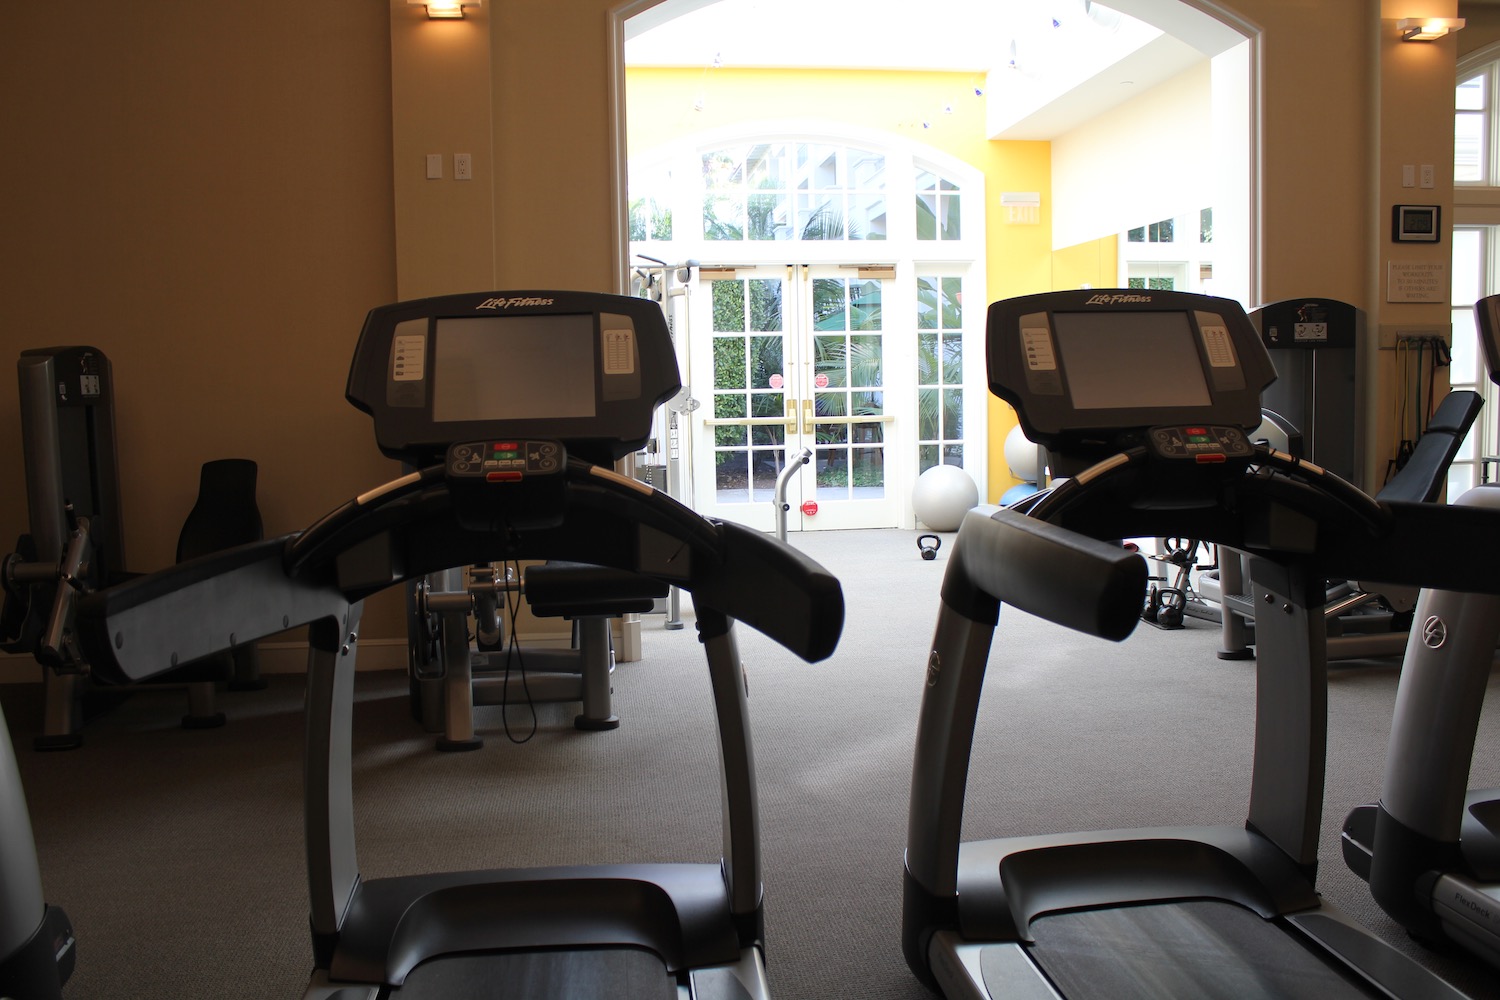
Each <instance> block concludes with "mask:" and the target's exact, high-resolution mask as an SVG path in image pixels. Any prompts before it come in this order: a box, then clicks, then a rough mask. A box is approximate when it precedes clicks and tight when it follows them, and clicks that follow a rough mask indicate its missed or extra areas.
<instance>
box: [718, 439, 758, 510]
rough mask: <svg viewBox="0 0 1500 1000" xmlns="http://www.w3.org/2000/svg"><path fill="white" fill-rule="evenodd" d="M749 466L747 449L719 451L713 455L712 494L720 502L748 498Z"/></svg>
mask: <svg viewBox="0 0 1500 1000" xmlns="http://www.w3.org/2000/svg"><path fill="white" fill-rule="evenodd" d="M749 466H750V453H749V452H748V451H743V450H740V451H721V452H718V453H717V454H716V455H715V456H714V495H715V498H716V499H717V500H718V501H719V502H720V503H744V502H745V501H747V500H749V499H750V491H749V485H748V484H749V482H750V476H749Z"/></svg>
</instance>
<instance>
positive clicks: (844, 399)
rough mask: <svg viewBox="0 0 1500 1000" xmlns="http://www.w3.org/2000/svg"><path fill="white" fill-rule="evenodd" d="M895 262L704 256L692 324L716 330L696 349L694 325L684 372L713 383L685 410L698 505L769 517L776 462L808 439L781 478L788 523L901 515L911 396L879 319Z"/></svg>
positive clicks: (770, 521)
mask: <svg viewBox="0 0 1500 1000" xmlns="http://www.w3.org/2000/svg"><path fill="white" fill-rule="evenodd" d="M892 275H893V271H892V270H891V269H890V268H857V267H848V266H837V265H826V266H825V265H805V264H797V265H790V266H786V265H760V266H746V267H733V268H729V267H725V268H712V267H704V268H703V269H702V271H701V286H700V288H698V289H697V290H696V293H695V294H694V295H692V296H691V300H692V302H693V303H694V305H693V307H692V308H693V309H694V310H695V315H694V317H693V323H692V327H693V329H694V330H695V331H703V330H710V331H712V343H711V348H710V349H704V348H705V347H708V344H707V338H706V337H705V338H704V339H701V340H700V339H698V337H696V336H695V338H694V347H693V350H692V352H691V361H690V367H691V382H692V385H693V386H694V387H695V388H696V389H697V394H698V395H700V397H701V396H707V395H709V393H705V392H704V389H706V387H708V386H712V387H713V388H712V391H711V399H705V400H704V402H705V403H706V404H707V405H704V406H702V407H700V408H699V409H698V410H696V411H694V414H693V419H694V420H695V421H696V422H698V424H699V426H698V427H695V428H694V429H693V430H694V433H693V434H692V439H693V441H694V455H693V462H692V466H693V470H694V471H693V476H694V483H693V496H694V505H695V507H696V508H697V509H698V511H699V512H700V513H703V514H707V515H709V516H712V517H719V518H724V519H727V520H733V521H738V522H740V523H743V524H747V525H750V526H752V527H756V528H760V529H762V530H770V529H772V528H773V527H774V525H775V515H776V507H775V503H774V498H775V492H776V485H777V479H778V474H779V473H780V472H781V470H782V469H783V467H784V466H785V465H786V463H787V462H788V461H795V458H796V456H797V455H798V454H799V453H800V451H801V450H802V449H803V448H806V449H807V450H808V451H809V452H810V453H811V460H810V461H809V462H808V463H807V464H806V465H799V466H798V469H797V471H796V472H795V473H794V474H792V475H791V476H790V478H789V479H788V484H787V492H786V502H787V504H788V506H789V508H790V509H789V510H788V511H787V526H788V528H789V529H790V530H794V531H795V530H803V529H809V528H871V527H894V526H896V525H897V524H898V522H899V519H900V517H901V516H902V504H901V501H900V497H901V492H900V487H901V486H903V485H904V486H905V488H906V490H907V491H908V492H909V490H910V484H909V482H905V480H907V478H908V477H907V476H906V475H904V474H903V472H902V471H901V470H899V469H898V468H897V466H898V465H899V463H898V462H897V456H898V452H897V450H896V448H894V447H893V445H894V444H895V443H896V442H898V441H900V440H901V439H902V438H903V436H904V435H906V434H907V433H908V431H909V429H908V428H904V427H903V426H902V425H901V422H900V419H899V416H898V415H899V414H902V413H904V412H906V410H907V409H909V408H910V407H911V405H912V404H911V400H909V399H907V398H905V396H906V395H910V394H911V393H905V394H903V392H902V390H901V389H900V388H899V387H896V386H891V385H888V384H887V381H888V380H887V378H886V371H887V366H888V363H889V362H891V361H892V360H893V354H896V355H899V352H900V350H901V347H902V346H903V345H902V343H901V342H900V341H901V339H900V338H895V337H891V338H888V337H887V332H886V319H887V318H888V317H892V316H896V315H900V314H901V313H899V312H897V311H896V310H894V309H892V305H893V303H892V302H891V301H890V299H891V298H892V296H893V295H895V294H896V289H895V285H896V282H895V281H893V280H891V278H892ZM896 360H897V361H898V363H899V358H897V359H896ZM896 370H900V369H899V368H897V369H896ZM898 381H900V380H898ZM893 390H894V391H893ZM912 391H913V392H914V390H912Z"/></svg>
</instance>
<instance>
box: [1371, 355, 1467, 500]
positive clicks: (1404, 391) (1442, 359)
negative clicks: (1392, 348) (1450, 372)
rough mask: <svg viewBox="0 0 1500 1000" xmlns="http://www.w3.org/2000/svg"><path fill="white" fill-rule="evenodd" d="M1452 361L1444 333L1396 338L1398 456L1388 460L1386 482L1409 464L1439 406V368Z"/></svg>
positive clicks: (1446, 365) (1445, 366)
mask: <svg viewBox="0 0 1500 1000" xmlns="http://www.w3.org/2000/svg"><path fill="white" fill-rule="evenodd" d="M1451 363H1452V357H1451V356H1450V355H1449V352H1448V343H1447V341H1445V340H1444V339H1443V338H1442V337H1398V338H1396V367H1397V377H1398V378H1399V379H1400V381H1401V385H1400V391H1399V393H1398V395H1397V398H1396V435H1397V441H1396V457H1395V458H1393V459H1391V460H1390V461H1389V462H1388V463H1386V469H1385V479H1386V481H1387V482H1389V481H1390V479H1391V477H1392V476H1394V475H1395V474H1396V473H1397V472H1399V471H1400V470H1401V468H1402V467H1403V466H1405V465H1406V461H1407V459H1409V458H1411V453H1412V450H1413V449H1414V448H1416V446H1417V439H1418V438H1420V437H1421V436H1422V432H1423V431H1425V430H1426V429H1427V421H1428V420H1430V419H1431V418H1432V414H1433V411H1434V410H1435V409H1437V407H1436V400H1435V399H1434V397H1435V396H1436V394H1437V370H1438V369H1439V368H1447V367H1448V366H1449V365H1450V364H1451ZM1424 383H1425V384H1424ZM1424 389H1425V395H1424Z"/></svg>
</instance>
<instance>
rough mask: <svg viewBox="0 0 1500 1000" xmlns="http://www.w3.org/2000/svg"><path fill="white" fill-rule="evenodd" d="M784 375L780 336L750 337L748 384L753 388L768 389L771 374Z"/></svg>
mask: <svg viewBox="0 0 1500 1000" xmlns="http://www.w3.org/2000/svg"><path fill="white" fill-rule="evenodd" d="M776 375H780V376H782V377H783V378H784V377H785V365H784V364H783V363H782V358H781V337H779V336H776V337H751V338H750V385H751V387H752V388H755V389H769V388H772V386H771V378H772V376H776Z"/></svg>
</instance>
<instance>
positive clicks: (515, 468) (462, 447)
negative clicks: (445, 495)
mask: <svg viewBox="0 0 1500 1000" xmlns="http://www.w3.org/2000/svg"><path fill="white" fill-rule="evenodd" d="M567 457H568V456H567V452H566V450H565V449H564V448H563V446H562V442H560V441H523V440H519V439H517V440H509V441H465V442H460V443H459V444H455V445H452V446H450V447H449V448H448V460H447V469H448V476H449V477H450V478H456V479H481V480H484V481H485V482H490V483H514V482H519V481H520V480H522V479H525V478H528V477H536V476H553V475H557V474H558V473H560V472H562V471H563V467H564V466H565V465H566V464H567Z"/></svg>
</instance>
